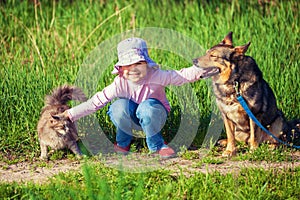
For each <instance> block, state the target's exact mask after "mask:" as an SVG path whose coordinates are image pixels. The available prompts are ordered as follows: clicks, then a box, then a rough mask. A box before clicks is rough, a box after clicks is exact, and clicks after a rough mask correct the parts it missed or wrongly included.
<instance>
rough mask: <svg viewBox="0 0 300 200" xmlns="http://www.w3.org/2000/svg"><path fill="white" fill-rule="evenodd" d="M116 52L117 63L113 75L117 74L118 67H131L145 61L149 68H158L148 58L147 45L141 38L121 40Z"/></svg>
mask: <svg viewBox="0 0 300 200" xmlns="http://www.w3.org/2000/svg"><path fill="white" fill-rule="evenodd" d="M117 50H118V60H119V61H118V62H117V63H116V64H115V68H114V70H113V71H112V73H113V74H117V73H119V67H120V66H125V65H131V64H134V63H137V62H139V61H146V62H147V64H148V66H149V67H155V66H158V65H157V64H156V63H155V62H154V61H153V60H152V59H151V58H150V57H149V54H148V48H147V44H146V42H145V41H144V40H143V39H141V38H136V37H133V38H128V39H126V40H123V41H121V42H120V43H119V44H118V47H117Z"/></svg>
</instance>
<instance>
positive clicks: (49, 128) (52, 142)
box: [37, 85, 86, 159]
mask: <svg viewBox="0 0 300 200" xmlns="http://www.w3.org/2000/svg"><path fill="white" fill-rule="evenodd" d="M70 100H78V101H85V100H86V96H85V95H84V93H83V92H82V90H81V89H80V88H78V87H75V86H69V85H64V86H60V87H58V88H56V89H54V90H53V91H52V93H51V94H50V95H46V97H45V106H44V107H43V108H42V111H41V116H40V120H39V122H38V125H37V131H38V137H39V142H40V147H41V156H40V158H41V159H48V147H51V149H52V150H59V149H63V148H68V149H70V150H71V151H72V152H73V153H74V154H76V156H77V157H81V152H80V149H79V148H78V145H77V140H78V133H77V129H76V125H75V123H73V122H72V121H70V119H69V118H67V117H61V115H60V116H57V114H60V113H63V112H64V111H65V110H67V109H69V108H70V107H69V106H68V104H67V103H68V102H69V101H70Z"/></svg>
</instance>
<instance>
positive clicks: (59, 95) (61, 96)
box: [45, 85, 87, 105]
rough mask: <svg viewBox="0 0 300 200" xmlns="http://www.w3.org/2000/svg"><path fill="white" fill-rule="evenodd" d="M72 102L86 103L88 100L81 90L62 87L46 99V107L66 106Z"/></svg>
mask: <svg viewBox="0 0 300 200" xmlns="http://www.w3.org/2000/svg"><path fill="white" fill-rule="evenodd" d="M70 100H77V101H86V100H87V98H86V96H85V94H84V93H83V91H82V90H81V89H80V88H78V87H76V86H70V85H63V86H60V87H58V88H56V89H54V90H53V91H52V93H51V94H50V95H47V96H46V97H45V103H46V105H66V104H67V102H68V101H70Z"/></svg>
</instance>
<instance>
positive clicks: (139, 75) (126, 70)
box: [120, 61, 148, 82]
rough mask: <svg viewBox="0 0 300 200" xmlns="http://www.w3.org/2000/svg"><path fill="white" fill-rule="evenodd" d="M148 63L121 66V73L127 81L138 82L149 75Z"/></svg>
mask: <svg viewBox="0 0 300 200" xmlns="http://www.w3.org/2000/svg"><path fill="white" fill-rule="evenodd" d="M147 69H148V66H147V62H145V61H141V62H137V63H134V64H131V65H126V66H120V70H121V73H122V74H123V77H124V78H125V79H128V80H130V81H132V82H138V81H140V80H142V79H143V78H145V76H146V75H147Z"/></svg>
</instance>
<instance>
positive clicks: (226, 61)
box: [193, 32, 250, 82]
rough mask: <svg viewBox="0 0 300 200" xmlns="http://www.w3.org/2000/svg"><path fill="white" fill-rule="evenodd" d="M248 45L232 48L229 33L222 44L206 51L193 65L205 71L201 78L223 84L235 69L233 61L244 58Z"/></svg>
mask: <svg viewBox="0 0 300 200" xmlns="http://www.w3.org/2000/svg"><path fill="white" fill-rule="evenodd" d="M249 45H250V42H248V43H247V44H246V45H243V46H236V47H234V46H233V42H232V32H230V33H228V34H227V35H226V36H225V38H224V39H223V40H222V42H220V43H219V44H217V45H215V46H213V47H212V48H210V49H209V50H207V52H206V54H205V55H204V56H201V57H199V58H196V59H194V60H193V64H194V65H195V66H197V67H200V68H203V69H205V70H206V72H205V73H204V74H203V76H202V78H209V77H214V79H215V80H219V81H221V82H225V81H227V80H228V79H229V76H230V74H231V72H232V70H234V68H235V64H234V63H235V62H234V61H235V60H237V59H239V58H241V57H243V56H244V54H245V52H246V51H247V49H248V47H249Z"/></svg>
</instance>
